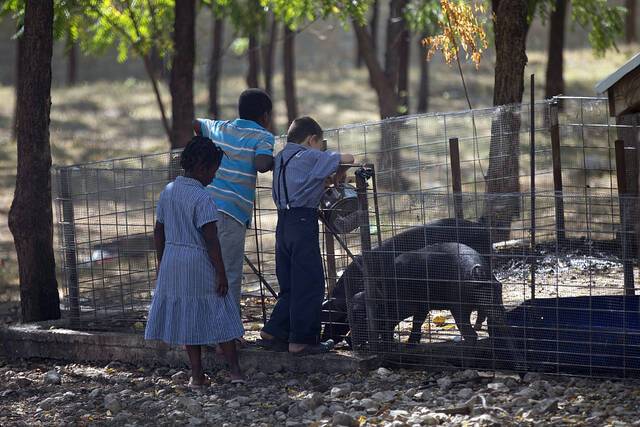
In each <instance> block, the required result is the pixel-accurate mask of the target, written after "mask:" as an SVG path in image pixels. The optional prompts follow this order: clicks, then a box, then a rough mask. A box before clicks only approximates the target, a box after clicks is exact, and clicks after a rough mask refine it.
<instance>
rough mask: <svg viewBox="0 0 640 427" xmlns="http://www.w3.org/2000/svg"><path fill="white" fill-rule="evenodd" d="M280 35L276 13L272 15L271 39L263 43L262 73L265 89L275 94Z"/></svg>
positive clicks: (270, 93)
mask: <svg viewBox="0 0 640 427" xmlns="http://www.w3.org/2000/svg"><path fill="white" fill-rule="evenodd" d="M277 36H278V21H277V20H276V17H275V15H274V16H272V17H271V25H270V27H269V41H268V43H265V44H263V45H262V48H261V50H262V75H263V77H264V90H265V91H266V92H267V93H268V94H269V95H273V61H274V54H275V52H276V38H277Z"/></svg>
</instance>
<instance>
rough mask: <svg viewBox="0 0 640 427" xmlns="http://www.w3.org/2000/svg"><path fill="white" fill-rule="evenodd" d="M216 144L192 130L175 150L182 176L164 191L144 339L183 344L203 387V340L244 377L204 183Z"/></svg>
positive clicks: (237, 323)
mask: <svg viewBox="0 0 640 427" xmlns="http://www.w3.org/2000/svg"><path fill="white" fill-rule="evenodd" d="M223 154H224V153H223V152H222V150H221V149H220V148H219V147H218V146H216V145H215V144H214V143H213V142H212V141H211V140H210V139H209V138H205V137H201V136H196V137H194V138H193V139H192V140H191V142H189V144H188V145H187V146H186V147H185V149H184V151H183V152H182V154H181V156H180V165H181V166H182V168H183V169H184V170H185V175H184V176H179V177H178V178H176V180H175V181H174V182H172V183H170V184H169V185H167V186H166V188H165V189H164V190H163V191H162V193H161V194H160V198H159V200H158V206H157V212H156V224H155V229H154V239H155V246H156V253H157V257H158V265H159V266H160V267H159V271H158V279H157V284H156V290H155V293H154V295H153V301H152V303H151V308H150V309H149V319H148V321H147V328H146V331H145V339H149V340H162V341H164V342H166V343H169V344H174V345H185V346H186V350H187V355H188V356H189V362H190V363H191V380H190V381H189V386H190V387H192V388H197V387H203V386H208V385H210V384H211V380H210V379H209V378H208V377H207V376H206V375H205V374H204V372H203V369H202V358H201V346H202V345H205V344H220V347H221V348H222V351H223V353H224V356H225V358H226V360H227V363H228V364H229V367H230V370H231V381H232V382H233V383H237V382H242V373H241V372H240V367H239V365H238V355H237V353H236V346H235V344H234V340H235V339H236V338H239V337H241V336H242V335H243V333H244V330H243V327H242V321H241V319H240V313H239V311H238V306H237V304H236V303H235V301H234V300H233V297H232V296H231V294H229V293H228V284H227V277H226V275H225V271H224V263H223V262H222V254H221V252H220V242H219V241H218V235H217V229H216V221H217V219H218V211H217V210H216V205H215V202H214V201H213V197H212V196H211V194H210V193H209V192H208V191H207V190H206V189H205V186H206V185H207V184H209V183H210V182H211V181H212V179H213V177H214V176H215V174H216V171H217V169H218V167H219V166H220V160H221V159H222V156H223Z"/></svg>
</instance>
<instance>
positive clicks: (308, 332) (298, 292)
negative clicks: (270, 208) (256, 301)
mask: <svg viewBox="0 0 640 427" xmlns="http://www.w3.org/2000/svg"><path fill="white" fill-rule="evenodd" d="M318 233H319V230H318V210H317V209H312V208H292V209H289V210H279V211H278V225H277V227H276V276H277V277H278V283H279V285H280V293H279V294H278V301H277V302H276V305H275V307H274V308H273V312H272V313H271V317H270V318H269V321H268V322H267V324H266V325H265V327H264V331H265V332H267V333H268V334H270V335H273V336H274V337H277V338H279V339H281V340H284V341H288V342H291V343H296V344H316V343H318V342H319V340H320V313H321V311H322V301H323V299H324V271H323V269H322V257H321V255H320V245H319V243H318Z"/></svg>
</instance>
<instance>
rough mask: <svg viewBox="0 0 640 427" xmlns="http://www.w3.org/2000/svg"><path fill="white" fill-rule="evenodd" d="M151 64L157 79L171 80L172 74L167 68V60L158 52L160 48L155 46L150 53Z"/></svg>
mask: <svg viewBox="0 0 640 427" xmlns="http://www.w3.org/2000/svg"><path fill="white" fill-rule="evenodd" d="M149 63H150V64H151V70H152V71H153V75H154V76H155V78H156V79H161V80H170V78H171V77H170V73H168V68H167V67H166V66H165V58H164V57H163V56H162V55H160V52H158V47H157V46H155V45H153V46H152V47H151V52H150V53H149Z"/></svg>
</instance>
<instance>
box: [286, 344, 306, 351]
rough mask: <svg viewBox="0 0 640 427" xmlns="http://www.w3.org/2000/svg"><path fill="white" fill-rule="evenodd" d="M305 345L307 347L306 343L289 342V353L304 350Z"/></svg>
mask: <svg viewBox="0 0 640 427" xmlns="http://www.w3.org/2000/svg"><path fill="white" fill-rule="evenodd" d="M306 347H307V344H294V343H289V353H297V352H299V351H302V350H304V349H305V348H306Z"/></svg>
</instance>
